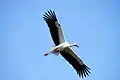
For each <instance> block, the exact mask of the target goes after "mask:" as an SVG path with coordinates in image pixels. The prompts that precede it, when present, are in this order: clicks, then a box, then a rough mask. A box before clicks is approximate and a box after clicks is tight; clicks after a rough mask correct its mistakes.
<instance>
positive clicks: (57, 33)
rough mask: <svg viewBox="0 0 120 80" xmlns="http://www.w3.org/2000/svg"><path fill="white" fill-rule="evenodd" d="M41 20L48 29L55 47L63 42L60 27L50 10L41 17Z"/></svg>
mask: <svg viewBox="0 0 120 80" xmlns="http://www.w3.org/2000/svg"><path fill="white" fill-rule="evenodd" d="M43 18H44V20H45V21H46V23H47V25H48V27H49V30H50V33H51V36H52V39H53V41H54V43H55V45H56V46H57V45H59V44H60V43H63V42H65V39H64V35H63V32H62V29H61V25H60V24H59V23H58V20H57V18H56V15H55V12H54V11H51V10H50V11H48V12H45V14H44V15H43Z"/></svg>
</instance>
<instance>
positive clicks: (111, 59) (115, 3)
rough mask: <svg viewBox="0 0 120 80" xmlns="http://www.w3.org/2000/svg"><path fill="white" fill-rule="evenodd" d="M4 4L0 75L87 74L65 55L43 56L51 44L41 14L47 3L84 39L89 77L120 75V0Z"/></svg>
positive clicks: (37, 78) (31, 79)
mask: <svg viewBox="0 0 120 80" xmlns="http://www.w3.org/2000/svg"><path fill="white" fill-rule="evenodd" d="M0 8H1V11H0V14H1V15H0V17H1V19H0V23H1V24H0V26H1V27H0V38H1V39H0V65H1V66H0V80H84V79H79V77H78V75H77V74H76V72H75V70H74V69H73V68H72V66H71V65H70V64H69V63H68V62H67V61H65V60H64V58H63V57H62V56H54V55H49V56H48V57H44V56H43V55H44V53H45V52H47V51H49V49H50V48H51V46H52V45H53V42H52V39H51V36H50V33H49V30H48V27H47V25H46V23H45V22H44V21H43V19H42V16H43V13H44V12H45V11H46V10H49V9H52V10H54V11H55V12H56V14H57V17H58V20H59V23H60V24H61V25H62V27H63V29H64V33H65V36H66V38H67V41H69V42H70V43H72V42H77V43H78V44H79V45H80V48H74V50H75V52H76V53H77V55H79V56H80V58H81V59H82V60H83V61H84V63H85V64H86V65H88V66H89V67H90V68H91V75H90V76H89V77H87V78H86V79H85V80H119V79H120V74H119V71H120V62H119V61H120V57H119V56H120V54H119V53H120V42H119V41H120V38H119V34H120V32H119V30H120V22H119V21H120V1H119V0H71V1H70V0H59V1H58V0H4V1H0Z"/></svg>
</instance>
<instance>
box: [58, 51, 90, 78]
mask: <svg viewBox="0 0 120 80" xmlns="http://www.w3.org/2000/svg"><path fill="white" fill-rule="evenodd" d="M60 53H61V55H62V56H63V57H64V58H65V60H67V61H68V62H69V63H70V64H71V65H72V66H73V68H74V69H75V70H76V72H77V74H78V75H79V77H82V78H83V77H86V76H89V74H88V73H90V68H88V67H87V66H86V65H85V64H84V63H83V64H81V63H79V61H78V60H77V59H76V58H75V57H73V56H72V55H71V54H68V52H66V51H61V52H60ZM74 55H75V56H77V55H76V54H74ZM79 60H80V59H79Z"/></svg>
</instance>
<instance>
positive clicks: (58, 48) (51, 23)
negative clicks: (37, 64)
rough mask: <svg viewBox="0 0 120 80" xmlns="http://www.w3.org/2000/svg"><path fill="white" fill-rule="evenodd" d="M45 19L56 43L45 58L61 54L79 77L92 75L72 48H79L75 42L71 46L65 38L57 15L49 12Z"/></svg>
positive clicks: (44, 15) (44, 16)
mask: <svg viewBox="0 0 120 80" xmlns="http://www.w3.org/2000/svg"><path fill="white" fill-rule="evenodd" d="M43 19H44V20H45V22H46V23H47V25H48V27H49V30H50V33H51V37H52V39H53V41H54V43H55V46H53V47H52V48H51V50H50V51H49V52H48V53H45V54H44V56H48V55H49V54H55V55H57V56H58V55H59V54H61V55H62V56H63V57H64V59H65V60H67V61H68V62H69V63H70V64H71V65H72V67H73V68H74V69H75V70H76V72H77V74H78V75H79V77H82V78H84V77H87V76H89V74H90V68H89V67H87V66H86V65H85V64H84V63H83V61H82V60H81V59H80V58H79V57H78V56H77V55H76V53H75V52H74V51H73V49H72V47H73V46H76V47H79V46H78V45H77V44H76V43H75V42H74V43H72V44H69V43H68V42H67V41H66V40H65V37H64V34H63V31H62V28H61V25H60V24H59V23H58V20H57V18H56V14H55V12H54V11H52V10H49V11H47V12H45V13H44V14H43Z"/></svg>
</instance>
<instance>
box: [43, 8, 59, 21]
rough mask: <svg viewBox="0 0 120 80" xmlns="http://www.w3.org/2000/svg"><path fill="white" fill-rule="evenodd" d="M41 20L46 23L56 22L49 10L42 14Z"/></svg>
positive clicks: (53, 13)
mask: <svg viewBox="0 0 120 80" xmlns="http://www.w3.org/2000/svg"><path fill="white" fill-rule="evenodd" d="M43 20H45V21H46V22H48V21H57V18H56V15H55V12H54V11H53V10H51V9H49V10H47V11H46V12H45V13H44V14H43Z"/></svg>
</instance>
